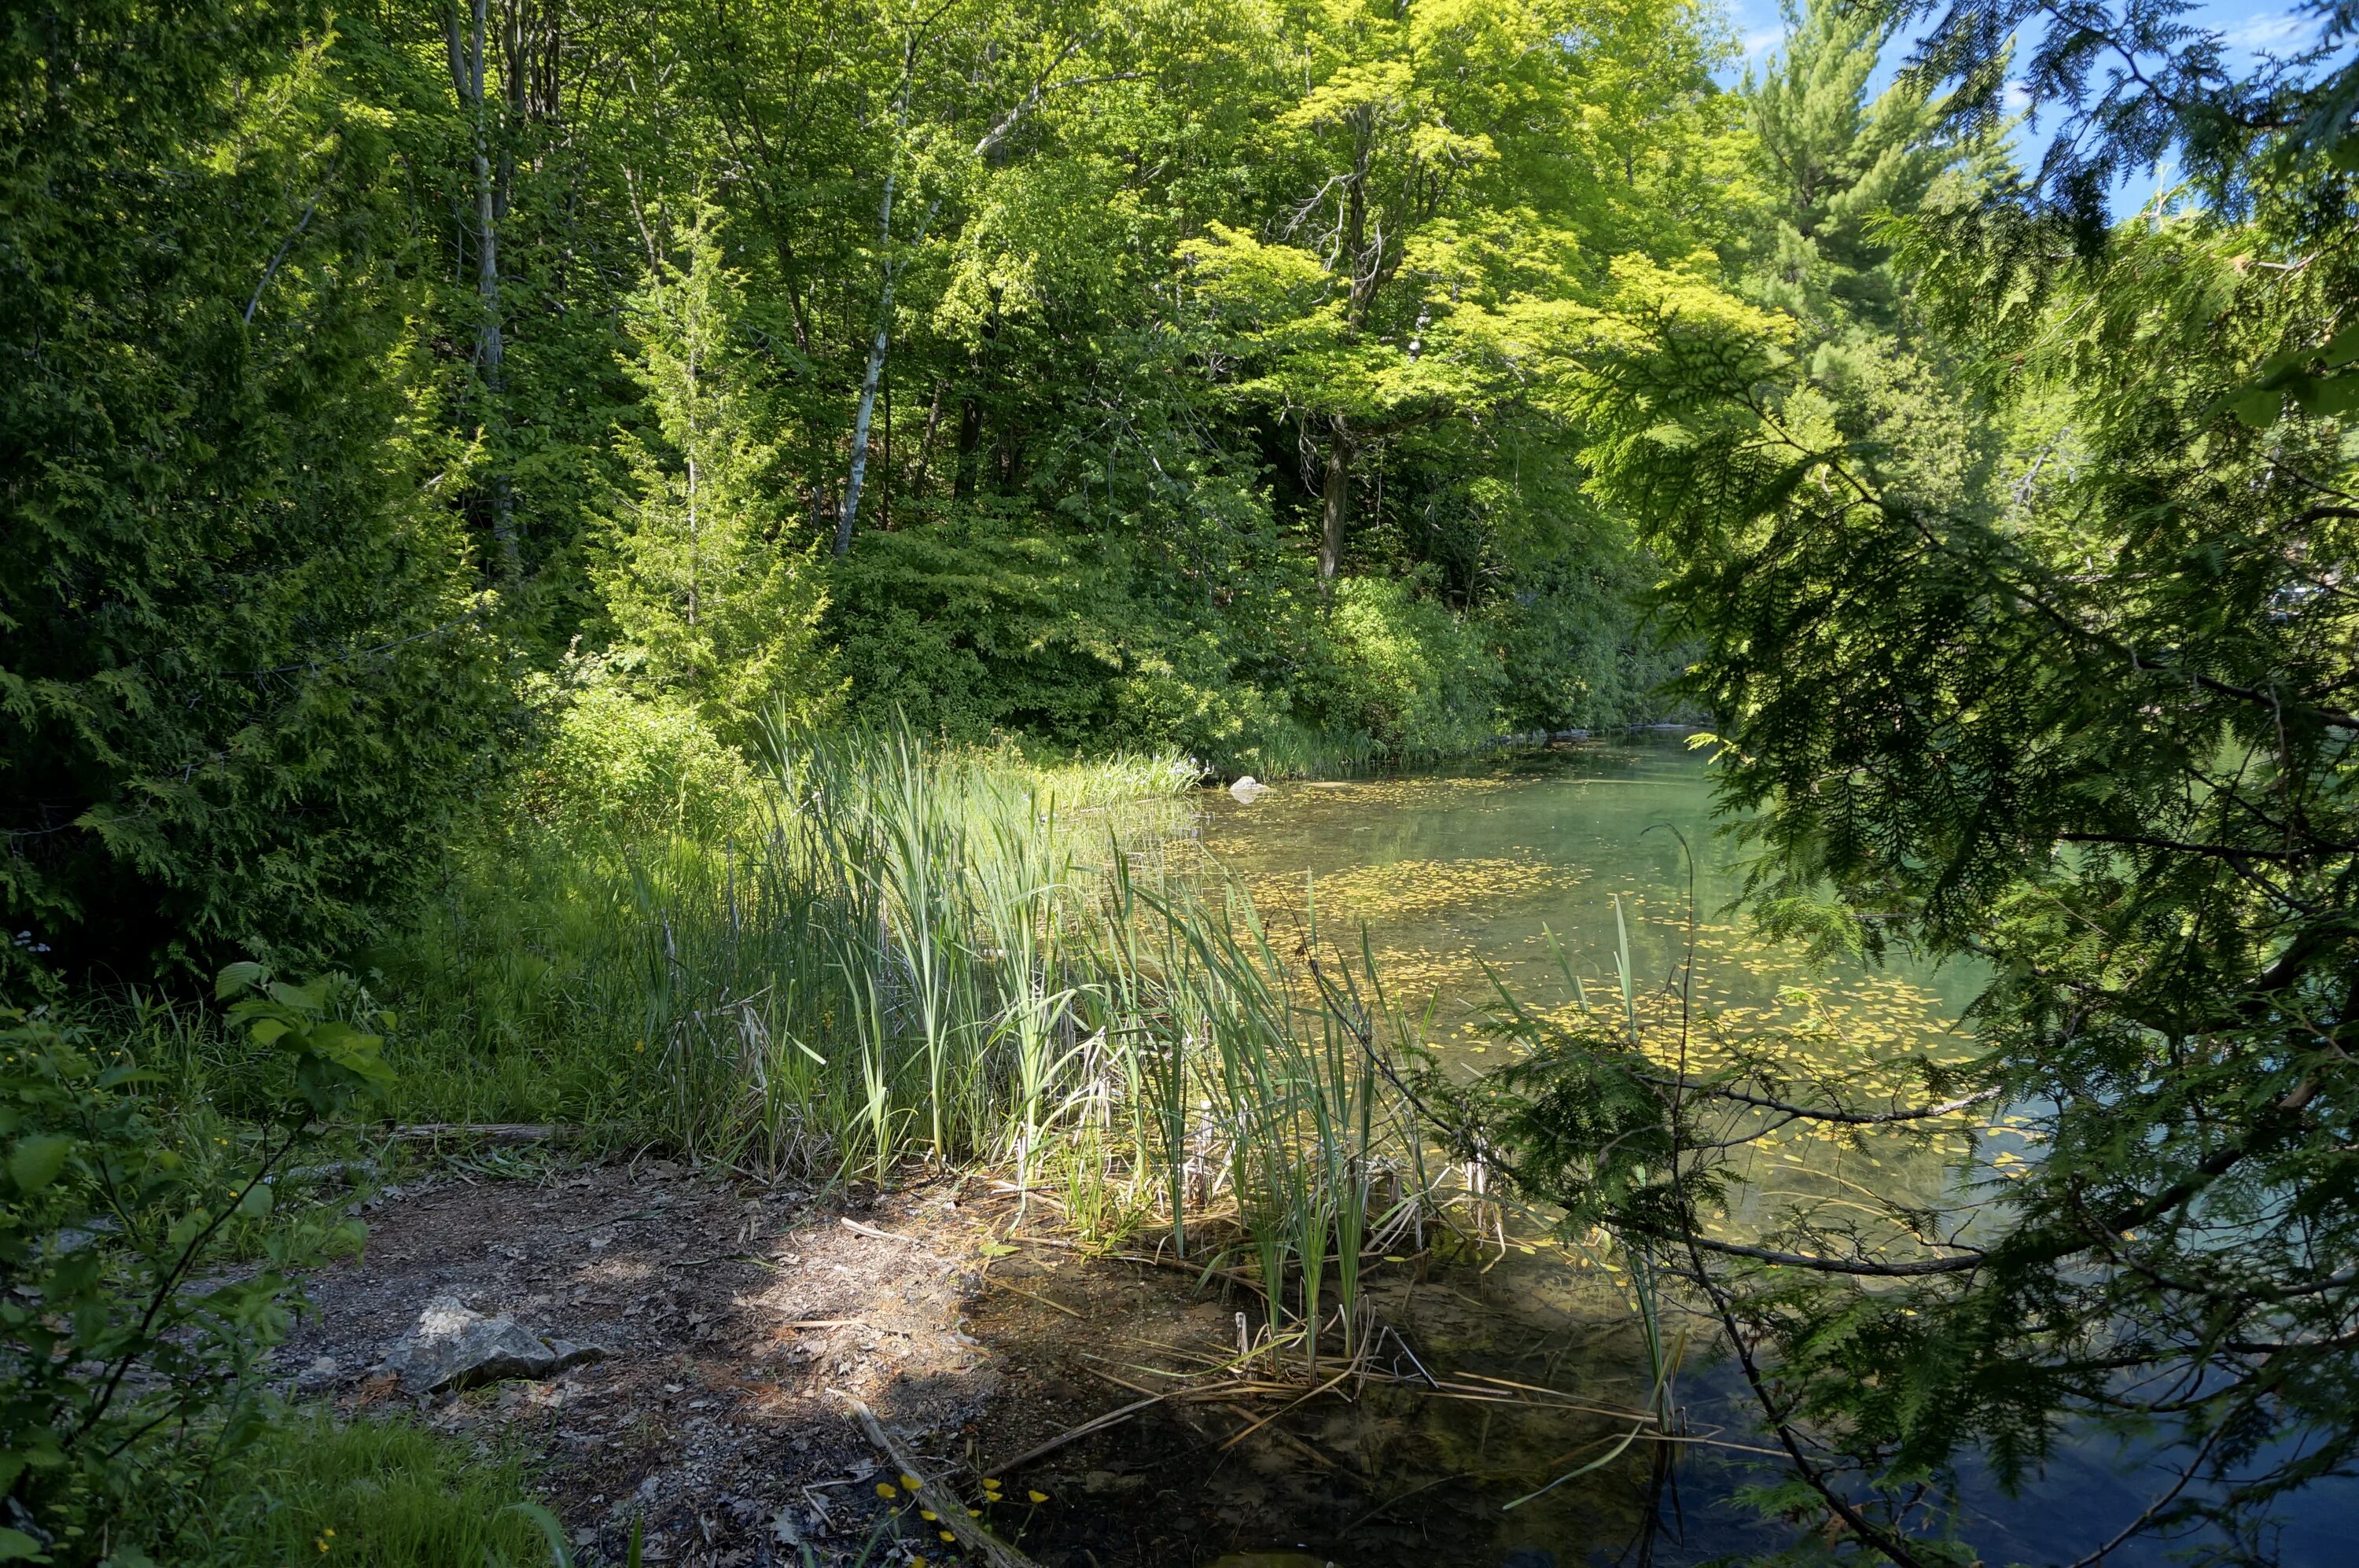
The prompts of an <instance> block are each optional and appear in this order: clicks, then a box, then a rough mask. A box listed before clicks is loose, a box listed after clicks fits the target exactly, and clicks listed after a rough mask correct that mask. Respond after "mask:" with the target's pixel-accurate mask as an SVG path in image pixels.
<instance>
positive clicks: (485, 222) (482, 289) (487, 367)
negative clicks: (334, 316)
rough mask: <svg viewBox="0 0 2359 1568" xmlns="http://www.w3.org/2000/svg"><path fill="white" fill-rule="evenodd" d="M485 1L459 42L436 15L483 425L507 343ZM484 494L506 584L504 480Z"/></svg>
mask: <svg viewBox="0 0 2359 1568" xmlns="http://www.w3.org/2000/svg"><path fill="white" fill-rule="evenodd" d="M488 10H489V0H473V12H472V16H471V18H470V20H471V23H472V26H471V27H470V28H469V30H468V32H467V35H466V37H465V38H464V39H463V40H462V38H461V36H460V18H459V13H458V11H457V10H456V9H455V8H453V9H450V10H446V11H444V12H443V13H442V36H443V42H444V44H445V45H446V46H447V47H448V49H449V51H450V57H451V91H452V92H453V93H456V94H457V95H458V98H459V104H460V107H462V109H464V110H466V111H467V115H468V120H469V128H470V131H471V132H472V135H473V142H474V164H475V299H476V303H477V306H478V309H479V310H480V311H481V315H480V317H479V319H478V321H477V323H476V327H475V371H476V374H477V375H478V376H480V377H481V378H482V380H483V383H484V395H485V397H486V399H487V401H488V403H489V405H490V407H489V408H488V410H487V418H486V419H485V423H486V424H491V425H495V424H496V423H497V422H498V417H499V412H500V409H499V395H500V391H501V387H502V383H503V381H504V378H505V374H506V360H507V342H506V335H505V334H504V333H503V332H502V331H501V328H500V231H499V224H500V218H501V215H502V214H503V212H505V211H506V206H507V193H506V173H507V164H506V154H505V153H503V154H502V155H501V165H500V169H499V172H498V173H497V174H495V172H494V169H493V160H492V130H491V125H490V121H489V117H488V116H489V114H490V109H489V106H488V104H487V103H485V101H484V48H485V46H486V43H487V41H488V40H487V39H486V38H485V34H486V32H487V30H488V27H489V23H490V17H489V16H488V14H487V13H488ZM486 488H487V489H488V490H489V492H490V497H491V503H492V539H493V540H494V541H495V544H496V545H497V546H498V549H499V552H500V565H501V567H502V569H503V570H504V571H505V572H506V575H507V576H508V577H509V578H510V579H514V578H516V577H517V576H518V575H520V574H521V573H522V572H523V569H524V563H523V559H522V553H521V551H520V550H518V549H517V546H516V496H515V493H514V491H513V490H512V489H511V488H510V486H509V485H508V483H507V479H506V475H504V474H493V475H492V476H491V479H490V482H489V484H488V485H487V486H486Z"/></svg>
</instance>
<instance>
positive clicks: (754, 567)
mask: <svg viewBox="0 0 2359 1568" xmlns="http://www.w3.org/2000/svg"><path fill="white" fill-rule="evenodd" d="M719 225H720V214H719V213H718V212H717V211H716V210H714V209H713V208H712V207H710V206H700V207H699V208H698V209H697V212H696V215H695V217H694V219H693V220H692V221H691V222H690V223H689V224H688V225H687V226H686V227H685V228H683V229H682V230H681V231H680V232H679V234H678V236H677V239H676V241H675V246H674V248H675V249H676V250H677V251H678V253H679V256H681V257H682V260H681V261H679V262H673V261H670V260H663V261H658V263H657V265H656V268H655V269H654V270H653V271H652V272H651V274H650V276H649V277H648V278H647V281H646V282H645V283H644V284H643V285H642V287H641V288H640V289H639V291H638V292H637V293H636V295H634V296H633V297H632V299H630V301H629V303H628V311H629V320H630V332H631V336H632V338H633V340H634V341H635V342H636V344H637V345H638V349H639V358H638V363H637V364H636V365H634V366H633V374H634V376H636V379H637V380H638V381H639V383H640V385H641V387H643V388H644V390H645V393H646V398H647V412H648V414H649V415H650V416H651V423H652V425H653V430H652V431H651V432H650V433H649V434H647V435H641V434H636V433H632V434H627V435H625V437H624V438H623V442H624V450H625V453H626V455H627V458H628V461H629V463H630V470H631V477H632V485H631V487H630V490H629V492H628V494H626V495H625V497H624V498H623V500H622V502H621V504H620V506H619V507H618V508H617V511H616V515H615V517H614V523H613V528H612V532H611V534H610V536H609V539H608V545H607V555H606V558H605V564H604V566H603V570H602V572H601V573H600V582H601V584H602V586H603V588H604V591H605V594H606V607H607V614H608V615H611V616H612V617H613V620H614V627H615V631H616V634H617V642H616V644H615V647H614V649H613V650H612V653H611V655H610V657H614V658H615V659H618V661H619V662H621V663H623V664H624V665H625V667H626V668H627V669H628V670H630V671H631V672H632V675H633V678H634V680H635V681H636V683H638V684H640V685H641V686H643V687H645V688H646V689H647V690H648V691H654V692H658V693H662V694H666V695H670V696H676V697H678V698H679V699H681V700H682V701H684V702H688V703H689V704H690V706H692V707H694V708H695V709H696V710H697V711H698V712H699V713H701V715H702V716H703V717H704V719H705V721H706V722H707V723H708V724H712V726H713V728H714V729H715V730H716V731H717V732H719V733H720V734H722V735H724V736H726V737H728V738H731V739H734V740H737V741H741V742H743V741H746V740H749V739H751V738H752V736H753V735H754V734H755V733H756V731H757V729H758V727H759V726H760V725H761V724H763V723H764V722H766V720H768V719H769V718H771V717H772V716H774V715H784V716H786V717H788V718H789V719H794V720H801V719H807V718H810V717H812V716H815V715H816V714H817V713H820V712H821V710H823V709H824V708H825V707H826V706H827V705H828V703H829V702H831V701H832V698H833V696H834V690H833V682H832V677H831V675H830V673H829V669H828V661H827V659H826V657H825V655H824V653H823V651H822V650H821V648H819V647H818V645H817V641H816V638H815V637H814V628H815V626H817V625H818V622H819V618H820V615H821V611H822V610H823V609H824V608H825V599H824V596H823V595H822V593H821V588H820V584H819V580H818V575H817V572H816V571H815V570H814V568H813V565H812V562H811V561H810V550H808V549H807V548H803V547H800V546H799V545H798V544H797V543H796V542H795V541H794V540H793V539H791V538H790V537H788V536H787V535H786V533H785V532H784V530H783V529H782V528H781V518H780V509H779V507H778V506H777V503H776V500H775V497H776V495H777V484H776V479H775V474H774V472H773V468H774V462H775V454H774V452H773V450H772V448H771V446H770V445H769V444H768V443H767V442H766V441H765V440H764V439H763V434H762V430H761V424H762V410H761V408H760V404H759V399H758V397H756V394H755V392H754V391H753V389H752V387H750V385H749V377H748V375H747V372H746V367H745V354H744V352H743V350H742V348H741V347H740V345H739V344H738V343H736V342H735V340H734V332H735V329H736V324H737V321H738V319H739V316H740V314H741V312H742V310H743V299H742V282H741V278H740V277H739V275H738V274H736V273H735V272H734V271H732V270H731V269H730V268H729V267H728V266H727V265H726V264H725V262H724V261H723V257H722V251H721V243H720V238H719V233H718V230H719Z"/></svg>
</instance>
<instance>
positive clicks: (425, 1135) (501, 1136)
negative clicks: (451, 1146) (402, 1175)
mask: <svg viewBox="0 0 2359 1568" xmlns="http://www.w3.org/2000/svg"><path fill="white" fill-rule="evenodd" d="M581 1131H582V1129H581V1128H580V1127H558V1126H553V1125H551V1124H549V1123H546V1122H411V1123H409V1124H408V1125H407V1126H405V1127H395V1128H394V1129H393V1131H392V1132H391V1133H390V1134H388V1135H387V1136H389V1137H390V1138H393V1139H394V1141H395V1142H397V1143H408V1142H413V1141H416V1142H423V1141H427V1140H430V1139H435V1138H463V1139H465V1140H467V1141H469V1142H473V1143H562V1142H563V1141H565V1140H566V1139H567V1138H575V1137H578V1136H580V1134H581Z"/></svg>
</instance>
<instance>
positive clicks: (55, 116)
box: [0, 0, 506, 985]
mask: <svg viewBox="0 0 2359 1568" xmlns="http://www.w3.org/2000/svg"><path fill="white" fill-rule="evenodd" d="M49 15H50V16H52V17H53V18H55V19H56V22H57V26H58V27H62V28H64V29H65V30H64V31H61V32H58V33H56V34H55V36H54V37H49V39H48V41H46V42H45V41H43V38H44V37H45V36H47V35H43V34H42V33H41V32H40V29H38V28H36V29H33V30H30V31H27V30H23V29H7V30H5V31H0V75H5V79H6V80H7V82H9V83H10V84H11V88H10V91H11V92H12V93H16V94H17V96H16V97H12V99H11V102H12V103H16V104H17V105H18V108H17V110H16V111H15V112H14V113H15V115H16V117H14V118H12V120H11V122H10V125H11V131H10V140H11V147H10V152H9V156H8V158H6V160H5V164H0V211H5V212H6V213H7V219H6V223H7V227H8V231H9V237H8V239H7V242H6V246H5V248H6V251H7V254H8V255H9V256H11V257H12V258H23V257H27V256H37V257H38V261H37V262H34V263H30V264H27V263H25V262H23V261H22V260H21V259H12V260H11V261H10V263H9V264H8V266H9V278H10V283H9V287H8V288H7V289H5V290H4V291H0V357H5V360H6V362H7V363H8V364H9V365H11V366H12V367H14V368H13V369H12V371H11V373H10V375H9V376H7V377H6V378H5V381H0V474H5V475H6V478H5V483H0V844H5V847H0V921H5V927H0V929H5V931H6V932H7V933H9V934H10V935H11V936H14V935H16V933H18V932H23V933H26V934H25V935H24V937H23V939H22V940H20V941H18V942H11V943H5V944H0V985H13V984H18V983H21V982H22V981H23V980H24V979H25V978H26V977H27V974H28V972H30V971H32V970H33V969H35V968H36V967H42V968H49V969H58V970H66V971H71V972H75V973H88V972H91V971H94V970H104V971H108V972H111V973H112V974H114V975H116V976H118V977H129V978H137V977H138V976H140V975H142V974H145V973H155V972H158V971H175V972H180V973H183V974H185V973H188V972H190V971H193V972H197V973H203V972H205V971H207V970H209V969H210V968H211V966H212V965H213V964H217V963H218V962H220V960H221V958H222V957H223V956H226V955H227V953H229V952H231V951H233V950H234V951H242V952H249V953H266V954H272V955H276V956H277V957H278V958H280V959H281V960H284V961H289V962H293V961H298V960H299V961H301V962H304V963H312V962H320V961H322V960H324V959H325V957H326V956H328V955H329V954H332V953H333V952H334V951H335V950H336V949H337V948H338V947H340V946H341V945H342V944H344V943H345V942H349V941H350V940H352V939H353V938H354V937H355V936H358V935H362V934H364V933H367V932H370V931H374V930H375V929H378V928H379V927H380V926H381V925H382V923H383V921H384V919H385V917H386V914H387V913H388V911H389V910H391V909H393V908H394V907H395V906H397V904H399V903H400V902H401V901H402V900H403V898H405V897H406V896H407V895H408V893H409V892H410V891H411V890H412V889H413V888H414V887H415V886H416V884H417V882H418V881H419V878H420V877H424V876H429V875H430V874H431V871H432V868H433V865H434V860H435V853H436V851H437V850H438V849H439V847H440V839H441V837H442V835H443V833H444V830H445V827H446V825H447V824H448V822H450V820H451V816H452V814H453V813H454V812H455V811H457V810H458V808H459V807H460V806H461V805H462V804H463V803H464V802H465V801H466V800H468V799H469V798H470V795H471V793H472V792H473V790H474V789H475V788H476V786H477V784H478V783H479V781H480V780H481V779H482V778H483V776H484V765H485V763H486V760H487V757H488V754H489V748H490V741H491V737H492V733H493V726H494V720H495V717H496V715H497V714H498V713H499V712H500V711H501V709H502V707H503V705H504V703H505V701H506V693H505V691H504V687H503V683H502V681H501V678H500V671H499V668H498V665H497V661H496V652H497V650H496V648H495V647H494V644H493V640H492V639H491V638H490V637H487V636H485V635H484V630H483V626H484V620H483V616H484V614H486V613H487V609H488V606H487V605H486V604H484V603H482V602H479V601H478V600H477V599H476V598H475V593H476V591H477V586H478V585H477V583H476V582H475V579H474V572H473V566H472V563H471V561H469V550H468V542H467V539H466V537H465V528H464V524H463V522H462V520H461V519H460V518H459V517H457V516H456V515H455V514H453V513H452V512H451V511H450V510H449V509H448V508H447V506H445V505H444V504H443V502H442V501H440V499H438V498H437V496H436V494H435V492H434V491H433V489H432V488H431V487H430V486H429V485H427V484H426V483H425V480H426V478H427V475H428V474H429V473H431V472H433V470H434V468H437V467H447V466H448V465H447V463H446V459H447V458H448V457H449V456H450V454H449V453H447V452H442V451H440V449H439V448H438V447H436V445H435V443H436V442H438V441H440V439H441V438H440V434H439V433H438V432H439V430H440V427H439V425H438V424H437V413H436V410H435V409H434V408H432V406H431V405H432V397H430V395H429V393H428V390H427V388H426V387H424V386H423V385H422V382H423V380H424V376H423V373H422V372H421V370H420V369H419V364H418V362H417V361H416V360H414V359H413V358H412V357H411V355H410V353H409V351H408V348H407V347H406V346H405V342H406V340H405V337H404V333H405V331H406V329H407V327H408V318H409V307H410V305H411V304H412V303H413V301H414V298H415V297H414V293H413V284H412V282H411V281H410V280H409V279H408V278H407V277H406V276H405V274H407V273H408V271H409V270H410V269H409V268H408V266H407V264H406V262H405V261H404V260H403V259H402V258H404V257H405V256H407V254H408V246H407V245H405V244H404V243H403V241H402V238H401V234H400V231H401V230H402V229H403V228H404V227H405V226H406V225H407V223H408V216H407V212H408V209H407V200H408V199H407V197H406V195H403V194H401V192H402V191H405V190H406V185H405V183H404V180H403V177H401V176H400V175H399V173H398V169H397V163H396V160H395V158H394V157H393V155H392V153H391V151H390V149H389V148H388V147H387V145H386V138H385V136H384V134H383V132H382V127H381V124H380V122H379V121H378V120H377V119H376V118H375V117H374V116H372V115H371V114H368V113H367V112H366V111H365V110H357V111H356V110H355V109H354V108H353V105H350V104H347V103H342V101H341V100H339V99H337V98H336V95H335V94H334V93H332V92H330V91H327V90H326V89H325V88H324V87H323V85H322V83H321V80H320V79H319V77H318V76H317V75H316V74H315V73H316V71H317V61H316V59H315V58H314V57H313V56H312V54H311V51H310V50H309V49H304V48H302V47H300V45H301V43H302V38H303V35H302V29H303V28H304V27H305V26H306V25H307V23H309V22H310V21H311V20H313V19H314V17H315V13H314V12H313V11H312V10H311V9H310V7H307V6H278V7H256V6H251V5H227V4H222V3H219V0H199V3H197V4H193V5H188V6H173V7H160V8H159V7H147V6H107V7H102V8H100V9H97V10H87V9H82V10H76V11H75V12H73V13H72V15H71V17H69V16H67V14H66V13H63V12H51V13H49ZM68 40H71V42H69V41H68ZM59 49H65V50H67V51H68V53H66V54H57V53H55V51H56V50H59ZM69 60H71V64H69V63H68V61H69ZM60 70H64V71H70V72H71V74H72V76H73V79H74V82H75V83H76V85H75V87H74V90H73V105H74V106H73V109H72V112H71V113H67V112H62V111H60V112H56V113H38V114H26V113H23V112H22V104H23V103H27V102H30V101H31V100H26V99H23V98H22V96H21V94H22V93H24V92H26V91H28V90H29V89H27V86H26V84H27V83H32V82H40V81H43V80H45V79H47V77H48V76H49V73H51V72H54V71H60ZM60 103H62V100H60ZM329 145H334V146H337V147H340V148H341V151H340V152H339V154H338V161H339V167H340V168H341V169H342V175H341V177H340V178H339V179H336V180H332V181H328V182H327V183H326V184H324V185H321V198H320V202H321V205H320V209H319V212H318V221H317V222H316V223H314V224H312V225H311V226H310V229H309V230H308V232H307V241H306V243H307V244H308V243H309V241H310V240H318V239H320V238H321V236H325V235H331V234H332V235H336V236H339V237H340V239H341V240H342V243H343V244H344V245H345V247H346V248H345V250H344V253H343V254H344V257H345V259H344V260H343V261H342V262H341V263H340V264H339V265H336V266H332V267H330V266H322V265H319V264H318V261H317V258H316V257H315V256H312V255H311V254H310V253H309V251H308V250H307V249H306V248H305V245H298V246H297V248H296V250H295V251H294V253H293V254H291V255H289V256H288V262H289V265H288V266H286V267H283V268H282V267H277V264H276V263H275V262H274V263H273V264H272V265H273V267H274V272H273V274H272V275H271V277H270V278H269V287H268V289H266V291H264V292H263V293H260V294H257V293H256V292H255V268H256V261H255V258H256V257H258V256H270V255H271V254H272V252H273V250H274V248H275V247H277V246H278V245H281V244H282V242H285V243H289V244H292V243H294V242H292V241H288V237H287V236H288V220H287V215H286V202H287V196H286V192H287V191H288V190H289V189H292V188H294V187H297V186H302V187H305V188H309V187H310V186H312V185H318V184H320V182H319V180H318V178H317V175H316V173H315V172H313V171H312V169H311V167H310V159H311V158H313V156H314V149H315V148H317V147H322V146H329ZM228 147H235V148H237V149H239V150H238V152H237V154H236V156H234V157H230V156H226V155H217V154H216V153H215V152H213V151H212V150H210V149H215V148H228ZM248 299H253V300H254V303H253V304H252V305H251V306H247V305H246V301H247V300H248ZM241 307H245V309H243V310H242V309H241ZM429 464H431V465H433V467H429Z"/></svg>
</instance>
